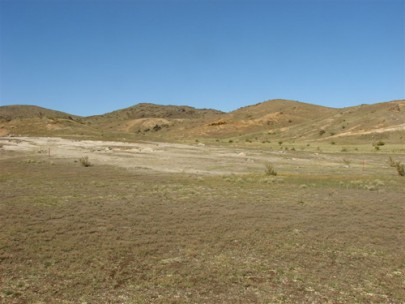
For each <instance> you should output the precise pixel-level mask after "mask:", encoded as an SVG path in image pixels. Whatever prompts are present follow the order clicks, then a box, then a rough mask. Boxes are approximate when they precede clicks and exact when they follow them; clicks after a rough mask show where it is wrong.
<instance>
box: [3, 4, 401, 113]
mask: <svg viewBox="0 0 405 304" xmlns="http://www.w3.org/2000/svg"><path fill="white" fill-rule="evenodd" d="M274 98H285V99H293V100H299V101H303V102H308V103H314V104H319V105H324V106H331V107H346V106H351V105H359V104H362V103H375V102H382V101H389V100H394V99H404V98H405V1H404V0H283V1H282V0H280V1H276V0H273V1H272V0H268V1H258V0H246V1H241V0H188V1H186V0H149V1H141V0H115V1H113V0H28V1H27V0H25V1H23V0H0V105H9V104H34V105H38V106H42V107H46V108H51V109H55V110H60V111H65V112H69V113H72V114H77V115H94V114H102V113H106V112H109V111H113V110H117V109H121V108H125V107H129V106H132V105H134V104H137V103H140V102H151V103H157V104H173V105H190V106H194V107H197V108H215V109H219V110H223V111H231V110H234V109H237V108H239V107H242V106H246V105H250V104H255V103H258V102H262V101H265V100H268V99H274Z"/></svg>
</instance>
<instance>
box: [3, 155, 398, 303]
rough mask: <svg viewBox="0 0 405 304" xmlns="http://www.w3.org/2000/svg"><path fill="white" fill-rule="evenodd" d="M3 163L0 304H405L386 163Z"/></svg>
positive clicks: (16, 159)
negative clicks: (188, 167) (185, 166)
mask: <svg viewBox="0 0 405 304" xmlns="http://www.w3.org/2000/svg"><path fill="white" fill-rule="evenodd" d="M3 156H5V157H3V158H1V159H0V168H1V176H0V274H1V275H0V302H3V303H403V302H404V301H405V289H404V284H405V221H404V219H405V205H404V203H405V201H404V197H405V189H404V188H405V187H404V183H405V180H404V178H403V177H400V176H397V175H396V173H395V171H394V170H392V168H389V167H388V166H385V167H382V166H380V165H381V164H383V163H384V162H385V160H386V156H385V155H381V156H376V157H373V158H370V161H369V162H368V165H369V166H370V168H368V169H367V170H365V171H362V168H361V166H360V165H358V166H357V167H356V165H355V164H347V166H346V167H347V168H346V167H345V166H344V165H345V164H344V163H342V164H340V165H339V166H330V167H327V168H326V169H325V170H324V171H322V170H320V169H316V170H315V171H313V172H309V171H306V170H305V168H304V169H302V168H296V167H295V166H294V165H293V164H291V165H288V160H287V161H286V160H284V167H277V164H275V167H276V169H277V170H278V175H277V176H266V175H265V174H264V171H263V172H262V171H256V172H248V173H245V174H224V175H199V174H190V173H165V172H157V171H145V170H141V169H137V168H131V169H125V168H122V167H117V166H108V165H101V164H97V165H94V166H91V167H87V168H86V167H83V166H81V165H80V163H79V162H77V160H76V159H67V158H48V157H47V156H44V155H42V154H36V155H31V154H30V155H26V154H19V153H13V154H10V153H8V154H4V155H3ZM328 157H329V156H328ZM345 157H346V158H348V156H347V155H345ZM350 166H351V168H349V167H350ZM293 168H296V170H295V171H294V170H292V169H293ZM284 169H285V170H284Z"/></svg>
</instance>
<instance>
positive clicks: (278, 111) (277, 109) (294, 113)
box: [200, 99, 338, 136]
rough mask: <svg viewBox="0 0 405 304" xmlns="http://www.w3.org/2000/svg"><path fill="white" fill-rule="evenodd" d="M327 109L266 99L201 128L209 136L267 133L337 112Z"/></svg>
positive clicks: (202, 132)
mask: <svg viewBox="0 0 405 304" xmlns="http://www.w3.org/2000/svg"><path fill="white" fill-rule="evenodd" d="M337 111H338V110H337V109H333V108H327V107H322V106H317V105H312V104H307V103H302V102H298V101H291V100H283V99H276V100H269V101H265V102H262V103H259V104H256V105H253V106H247V107H243V108H240V109H238V110H236V111H233V112H231V113H228V114H225V115H223V116H222V117H220V119H218V120H217V121H212V122H210V123H209V124H207V125H205V126H203V127H202V128H201V130H200V131H201V134H205V135H208V136H216V135H217V136H230V135H237V134H247V133H253V132H263V131H265V132H267V131H271V130H273V129H276V128H283V127H290V126H295V125H299V124H302V123H304V122H307V121H312V120H317V119H319V118H322V117H328V116H330V115H333V114H335V113H337Z"/></svg>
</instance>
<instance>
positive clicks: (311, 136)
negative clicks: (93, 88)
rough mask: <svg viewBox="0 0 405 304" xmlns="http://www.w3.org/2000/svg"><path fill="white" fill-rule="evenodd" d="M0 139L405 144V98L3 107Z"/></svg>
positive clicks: (0, 116)
mask: <svg viewBox="0 0 405 304" xmlns="http://www.w3.org/2000/svg"><path fill="white" fill-rule="evenodd" d="M0 135H1V136H4V135H35V136H68V137H79V138H105V139H125V140H139V139H146V140H167V141H170V140H175V141H176V140H184V139H187V140H191V139H198V138H200V139H203V138H213V139H215V138H217V139H219V138H222V139H224V138H225V139H226V138H232V139H237V138H240V139H241V140H250V139H253V138H255V139H256V140H261V141H264V140H274V139H277V138H278V139H282V140H285V141H331V140H333V141H338V142H342V143H344V142H370V141H375V140H381V139H384V140H385V141H388V142H393V143H402V142H403V140H404V136H405V100H397V101H390V102H382V103H377V104H372V105H359V106H355V107H348V108H341V109H336V108H328V107H323V106H319V105H313V104H309V103H303V102H298V101H292V100H282V99H277V100H269V101H265V102H262V103H259V104H255V105H251V106H246V107H243V108H240V109H238V110H235V111H233V112H229V113H224V112H221V111H217V110H212V109H196V108H193V107H189V106H162V105H156V104H148V103H141V104H137V105H134V106H132V107H129V108H125V109H121V110H117V111H114V112H110V113H106V114H103V115H97V116H89V117H80V116H75V115H71V114H68V113H63V112H59V111H54V110H50V109H44V108H41V107H36V106H2V107H0Z"/></svg>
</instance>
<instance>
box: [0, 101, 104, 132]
mask: <svg viewBox="0 0 405 304" xmlns="http://www.w3.org/2000/svg"><path fill="white" fill-rule="evenodd" d="M96 133H97V132H95V131H94V130H89V128H88V127H87V126H86V124H85V121H84V119H83V118H82V117H80V116H76V115H71V114H68V113H64V112H60V111H54V110H49V109H46V108H41V107H37V106H28V105H15V106H2V107H0V136H4V135H37V136H67V135H78V134H89V135H95V134H96Z"/></svg>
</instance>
